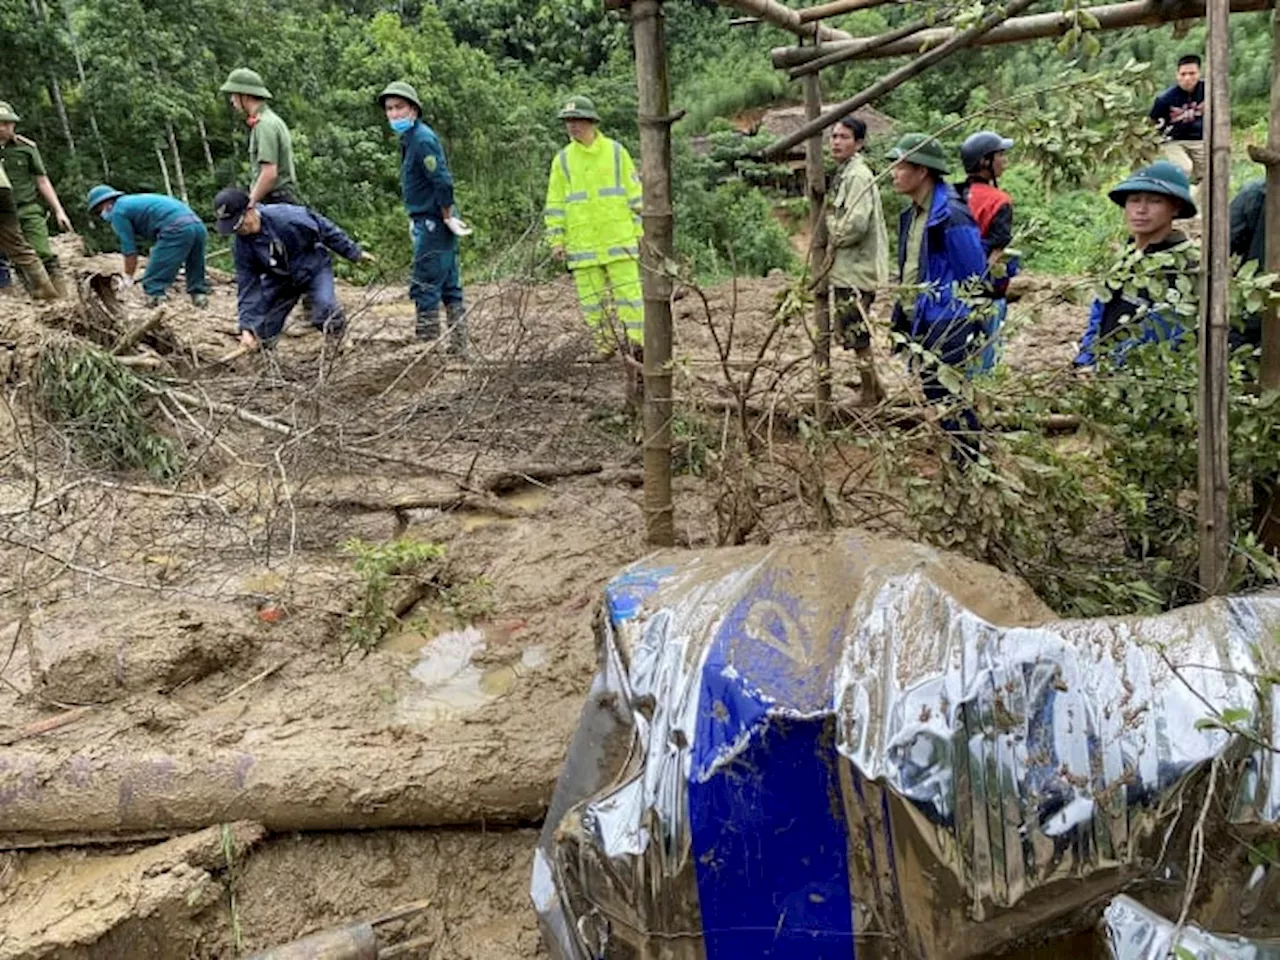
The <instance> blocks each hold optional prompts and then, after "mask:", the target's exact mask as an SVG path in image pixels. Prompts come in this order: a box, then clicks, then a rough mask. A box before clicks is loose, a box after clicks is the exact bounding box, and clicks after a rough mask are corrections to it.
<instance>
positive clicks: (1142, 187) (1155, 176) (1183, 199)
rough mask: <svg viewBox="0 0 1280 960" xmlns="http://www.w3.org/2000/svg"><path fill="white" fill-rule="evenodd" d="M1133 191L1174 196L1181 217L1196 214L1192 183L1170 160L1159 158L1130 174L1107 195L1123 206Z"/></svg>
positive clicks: (1112, 200)
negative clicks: (1192, 196) (1192, 197)
mask: <svg viewBox="0 0 1280 960" xmlns="http://www.w3.org/2000/svg"><path fill="white" fill-rule="evenodd" d="M1131 193H1158V194H1161V195H1163V196H1166V197H1172V198H1173V199H1175V200H1177V201H1178V202H1179V209H1178V214H1177V216H1178V217H1179V218H1183V217H1194V216H1195V215H1196V205H1195V201H1193V200H1192V199H1191V184H1190V182H1189V181H1188V180H1187V175H1186V174H1185V173H1183V172H1182V171H1181V170H1179V169H1178V168H1177V167H1176V166H1174V165H1173V164H1172V163H1170V162H1169V161H1168V160H1157V161H1156V162H1155V163H1153V164H1151V166H1149V167H1143V168H1142V169H1141V170H1139V171H1138V172H1137V173H1131V174H1129V176H1128V177H1126V178H1125V179H1124V180H1122V181H1121V182H1120V183H1118V184H1116V187H1115V189H1113V190H1112V191H1111V192H1110V193H1109V194H1107V196H1109V197H1110V198H1111V202H1112V203H1115V204H1118V205H1119V206H1122V207H1123V206H1124V205H1125V201H1127V200H1128V199H1129V194H1131Z"/></svg>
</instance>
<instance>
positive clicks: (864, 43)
mask: <svg viewBox="0 0 1280 960" xmlns="http://www.w3.org/2000/svg"><path fill="white" fill-rule="evenodd" d="M935 23H937V20H935V19H934V18H933V17H924V18H923V19H920V20H916V21H914V22H913V23H908V24H905V25H903V26H901V27H899V28H898V29H897V30H890V31H889V32H888V33H882V34H880V36H878V37H872V38H871V39H869V40H858V41H855V44H854V46H852V47H849V48H847V49H844V50H837V51H836V52H835V53H829V54H827V55H826V56H825V57H819V58H818V59H817V60H810V61H809V62H808V63H806V64H802V65H801V66H798V67H793V68H792V69H791V79H793V80H795V79H797V78H799V77H804V76H808V75H809V74H811V73H817V72H818V71H819V70H824V69H826V68H827V67H832V66H835V65H836V64H837V63H844V62H845V61H846V60H852V59H854V58H855V57H857V56H865V55H867V54H869V53H870V52H872V51H873V50H876V49H878V48H879V47H884V46H888V45H889V44H891V43H895V42H897V41H898V40H905V39H906V38H907V37H913V36H915V35H916V34H917V33H920V32H922V31H924V30H927V29H928V28H929V27H931V26H932V25H933V24H935Z"/></svg>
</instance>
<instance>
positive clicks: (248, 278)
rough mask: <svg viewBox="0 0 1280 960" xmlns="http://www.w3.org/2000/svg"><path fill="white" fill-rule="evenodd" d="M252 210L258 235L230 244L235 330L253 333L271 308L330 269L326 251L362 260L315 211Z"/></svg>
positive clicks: (290, 207)
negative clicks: (257, 221)
mask: <svg viewBox="0 0 1280 960" xmlns="http://www.w3.org/2000/svg"><path fill="white" fill-rule="evenodd" d="M256 209H257V211H258V214H259V215H260V216H261V217H262V230H261V231H260V232H259V233H255V234H253V235H252V236H246V237H242V236H237V237H236V239H235V262H236V297H237V301H238V307H239V315H240V324H239V325H240V329H241V330H252V331H254V333H257V332H258V330H259V328H260V327H261V325H262V321H263V319H264V317H265V316H266V314H267V312H268V311H269V310H270V309H271V306H272V305H273V304H274V303H276V302H278V301H280V300H282V299H286V298H289V297H294V298H296V297H297V296H298V294H299V292H300V291H302V290H305V289H307V287H308V286H309V285H310V284H311V280H312V278H313V277H315V276H316V275H317V274H319V273H321V272H322V271H326V270H332V269H333V262H332V261H331V260H330V258H329V250H332V251H333V252H334V253H337V254H338V255H340V256H343V257H346V258H347V259H348V260H351V261H352V262H355V261H357V260H359V259H360V255H361V251H360V247H359V245H358V244H357V243H356V242H355V241H354V240H352V239H351V238H350V237H348V236H347V235H346V234H345V233H343V232H342V230H341V229H339V227H338V226H337V225H336V224H334V223H333V221H331V220H329V219H327V218H326V217H322V216H321V215H320V214H318V213H316V212H315V211H314V210H309V209H308V208H306V207H297V206H294V205H293V204H289V203H274V204H270V205H268V206H260V207H257V208H256ZM326 248H328V249H326Z"/></svg>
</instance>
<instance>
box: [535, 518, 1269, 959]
mask: <svg viewBox="0 0 1280 960" xmlns="http://www.w3.org/2000/svg"><path fill="white" fill-rule="evenodd" d="M1278 625H1280V600H1278V599H1276V598H1275V597H1254V598H1249V599H1234V600H1217V601H1212V602H1210V603H1206V604H1203V605H1199V606H1195V607H1188V608H1184V609H1182V610H1179V611H1176V612H1174V613H1171V614H1166V615H1162V616H1153V617H1145V618H1109V619H1098V620H1074V621H1064V620H1056V619H1054V618H1053V616H1052V614H1051V612H1050V611H1048V609H1047V608H1045V607H1044V606H1043V605H1042V604H1040V603H1039V601H1038V600H1036V599H1035V598H1034V596H1032V595H1031V593H1030V591H1029V590H1028V588H1026V587H1025V585H1023V584H1021V583H1020V582H1019V581H1016V580H1014V579H1012V578H1009V577H1006V576H1004V575H1002V574H1000V573H998V572H997V571H994V570H992V569H990V568H987V567H984V566H981V565H979V564H975V563H971V562H968V561H964V560H961V559H959V558H955V557H951V556H946V555H943V554H939V553H937V552H936V551H933V550H930V549H928V548H925V547H921V546H918V545H914V544H904V543H893V542H882V541H870V540H863V539H860V538H857V537H846V538H842V539H837V540H834V541H832V542H831V543H829V544H827V545H823V546H820V547H815V546H813V545H802V546H781V547H761V548H742V549H734V550H723V551H708V552H705V553H693V554H667V555H659V556H657V557H655V558H651V559H650V560H648V561H644V562H642V563H640V564H638V565H636V566H633V567H632V568H629V569H628V570H627V571H625V572H624V573H623V574H622V575H620V576H619V577H618V578H616V579H615V580H614V581H613V582H612V583H611V584H610V586H609V587H608V588H607V591H606V604H605V610H604V614H603V616H602V618H601V625H600V635H601V642H602V663H603V666H602V669H601V672H600V674H599V675H598V677H597V680H596V685H595V687H594V688H593V691H592V696H591V698H590V700H589V702H588V705H587V707H586V709H585V711H584V714H583V723H582V726H581V728H580V730H579V735H578V738H577V739H576V740H575V743H574V746H573V748H572V750H571V754H570V761H569V764H568V766H567V767H566V771H565V773H564V775H563V776H562V778H561V780H560V783H559V785H558V788H557V791H556V798H555V801H554V803H553V808H552V811H551V815H550V816H549V817H548V821H547V827H546V830H545V831H544V835H543V838H542V842H541V844H540V848H539V851H538V854H537V859H536V864H535V877H534V886H533V894H534V900H535V904H536V906H537V908H538V911H539V915H540V917H541V918H542V922H543V930H544V936H545V939H546V940H547V942H548V944H549V946H550V947H551V949H552V951H553V953H554V955H556V956H558V957H560V958H563V960H583V958H597V957H600V958H605V957H608V958H614V957H617V958H623V957H626V958H633V957H636V958H648V957H654V958H657V957H662V958H670V960H683V958H690V960H692V958H704V957H705V958H710V960H717V958H720V957H746V956H750V957H787V958H795V960H800V958H807V957H813V958H817V957H824V958H825V957H833V956H854V955H857V954H859V953H863V954H866V955H869V956H911V957H929V958H939V960H947V958H957V960H958V958H964V957H973V956H981V955H985V954H989V953H991V952H992V951H993V950H995V949H996V948H998V947H1000V946H1002V945H1006V944H1009V943H1012V942H1015V941H1017V940H1018V939H1020V938H1022V937H1025V936H1028V935H1030V934H1032V933H1034V932H1035V931H1036V930H1037V929H1040V928H1042V927H1043V926H1044V925H1045V924H1046V923H1049V922H1056V921H1061V920H1062V918H1064V917H1067V916H1069V915H1070V914H1072V912H1073V911H1078V910H1080V909H1081V908H1083V907H1085V906H1086V905H1088V904H1090V903H1094V902H1098V901H1100V900H1105V899H1106V898H1108V897H1109V896H1111V895H1112V894H1114V893H1115V892H1117V891H1118V890H1119V889H1120V888H1121V887H1122V886H1123V885H1124V884H1126V883H1128V882H1131V881H1133V880H1135V879H1140V878H1142V877H1144V876H1146V875H1148V874H1149V873H1150V872H1151V871H1152V870H1153V869H1154V868H1155V866H1156V865H1157V864H1164V865H1167V864H1168V862H1169V861H1170V859H1171V858H1172V859H1174V860H1176V858H1177V857H1179V856H1181V855H1182V854H1181V853H1180V852H1178V851H1171V850H1169V849H1168V846H1169V838H1170V836H1171V834H1172V831H1173V830H1174V829H1175V828H1176V827H1177V826H1178V824H1179V820H1180V817H1182V816H1183V815H1184V811H1185V809H1186V807H1187V803H1186V802H1185V801H1187V800H1188V797H1187V796H1185V795H1184V794H1186V793H1187V792H1188V791H1192V790H1194V789H1195V788H1196V784H1197V783H1198V779H1197V778H1196V777H1195V776H1194V775H1195V774H1196V772H1197V771H1199V770H1201V769H1202V768H1203V766H1204V765H1205V764H1206V763H1207V762H1208V761H1211V760H1213V759H1214V758H1217V757H1221V756H1224V755H1226V754H1228V753H1229V752H1230V753H1231V754H1232V756H1236V755H1238V760H1239V763H1240V764H1241V765H1242V766H1243V767H1244V768H1246V775H1245V776H1244V777H1243V778H1242V779H1241V781H1240V782H1241V786H1240V789H1239V790H1238V792H1237V793H1236V795H1235V803H1234V807H1233V811H1234V812H1233V818H1235V819H1238V820H1239V821H1240V822H1252V823H1269V822H1272V821H1273V820H1274V818H1275V813H1276V811H1277V810H1280V794H1278V791H1277V782H1278V781H1280V777H1278V776H1277V774H1276V767H1275V763H1276V760H1277V756H1276V754H1275V753H1274V752H1272V751H1268V750H1263V749H1260V748H1259V749H1257V750H1256V752H1255V753H1254V755H1253V756H1252V757H1250V756H1249V755H1248V754H1249V750H1250V749H1252V748H1251V747H1250V745H1249V744H1248V743H1246V742H1244V739H1243V738H1242V737H1239V736H1236V735H1235V734H1233V733H1232V732H1230V730H1228V729H1224V728H1223V725H1217V726H1215V725H1213V724H1212V723H1208V724H1206V723H1204V722H1198V721H1204V720H1206V719H1208V718H1212V717H1215V716H1216V717H1218V718H1219V719H1221V718H1222V716H1223V715H1224V712H1226V711H1237V712H1231V713H1226V714H1225V716H1226V717H1228V718H1232V717H1248V718H1249V719H1248V720H1247V721H1241V722H1245V723H1252V722H1253V719H1252V718H1254V717H1255V716H1266V717H1270V716H1271V712H1270V711H1269V709H1268V710H1260V709H1259V706H1260V705H1259V702H1258V697H1259V693H1258V691H1257V690H1256V689H1255V684H1254V682H1253V680H1252V678H1253V677H1255V676H1256V675H1257V674H1259V673H1261V672H1265V671H1266V664H1263V663H1260V662H1259V660H1260V658H1263V657H1269V656H1270V652H1269V648H1270V644H1269V643H1266V644H1263V645H1261V646H1260V641H1263V640H1268V641H1269V640H1270V639H1271V638H1272V637H1273V636H1274V635H1275V632H1276V629H1277V626H1278ZM1264 648H1265V649H1264ZM1268 722H1270V721H1268ZM1226 726H1228V727H1229V726H1230V724H1227V725H1226ZM1265 732H1269V727H1268V730H1267V731H1264V733H1265ZM588 757H589V758H590V759H589V761H586V759H585V758H588ZM1082 916H1083V914H1082Z"/></svg>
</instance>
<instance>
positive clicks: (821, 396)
mask: <svg viewBox="0 0 1280 960" xmlns="http://www.w3.org/2000/svg"><path fill="white" fill-rule="evenodd" d="M821 112H822V84H821V82H820V81H819V80H818V75H817V74H812V75H810V76H807V77H805V78H804V115H805V119H807V120H813V119H814V118H816V117H817V116H818V114H820V113H821ZM805 190H806V193H807V194H808V196H809V276H810V277H811V278H813V323H814V327H815V328H816V330H817V339H816V341H815V343H814V348H813V365H814V373H815V375H816V384H815V386H814V395H815V397H816V403H815V404H814V407H815V410H814V413H815V415H816V416H817V418H818V422H819V423H821V424H823V425H824V426H825V425H826V423H827V416H828V413H829V411H830V409H831V305H830V303H829V301H828V298H827V288H828V284H827V277H826V262H827V217H826V212H827V211H826V207H827V171H826V168H825V167H824V165H823V163H822V134H821V133H816V134H814V135H813V136H812V137H810V138H809V139H808V140H807V141H806V142H805Z"/></svg>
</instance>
